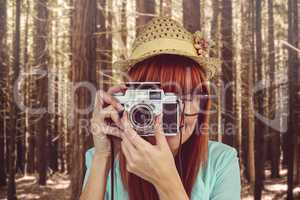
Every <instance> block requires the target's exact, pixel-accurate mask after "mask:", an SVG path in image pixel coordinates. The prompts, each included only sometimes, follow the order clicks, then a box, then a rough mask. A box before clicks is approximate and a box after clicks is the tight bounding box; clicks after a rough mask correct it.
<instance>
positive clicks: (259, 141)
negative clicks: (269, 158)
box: [254, 0, 266, 200]
mask: <svg viewBox="0 0 300 200" xmlns="http://www.w3.org/2000/svg"><path fill="white" fill-rule="evenodd" d="M255 6H256V12H255V13H256V18H255V19H256V23H255V24H256V29H255V30H256V34H255V36H256V73H257V79H256V80H255V83H258V82H259V81H261V83H263V81H264V80H263V69H262V68H263V65H262V29H261V24H262V22H261V0H256V5H255ZM265 96H266V94H265V91H264V90H259V91H257V92H256V94H255V105H256V108H257V109H256V113H257V114H260V115H262V116H266V113H265V101H264V97H265ZM255 123H256V124H255V161H256V163H255V175H256V177H255V188H254V197H255V200H260V199H261V196H262V189H263V177H264V159H263V156H262V155H264V145H265V142H264V134H265V133H266V124H265V123H264V122H263V121H262V120H260V119H258V118H256V121H255Z"/></svg>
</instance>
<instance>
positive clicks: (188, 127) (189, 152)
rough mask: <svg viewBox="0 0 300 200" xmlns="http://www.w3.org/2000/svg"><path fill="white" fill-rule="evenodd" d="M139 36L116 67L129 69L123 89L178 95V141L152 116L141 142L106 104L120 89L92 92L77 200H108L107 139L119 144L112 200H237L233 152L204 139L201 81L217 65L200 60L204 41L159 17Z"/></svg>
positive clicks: (114, 106) (114, 105)
mask: <svg viewBox="0 0 300 200" xmlns="http://www.w3.org/2000/svg"><path fill="white" fill-rule="evenodd" d="M143 30H144V31H143V32H141V33H140V34H139V35H138V37H137V38H136V40H135V43H134V45H133V51H132V55H131V57H130V58H129V59H128V60H126V61H122V62H118V63H117V64H116V66H129V67H130V68H129V69H128V71H127V72H128V75H129V77H130V80H131V81H138V82H146V81H147V82H149V81H156V82H157V81H158V82H160V83H161V85H162V89H163V90H164V91H166V92H174V93H175V94H176V95H178V97H179V98H180V99H181V104H180V108H181V113H180V122H181V126H180V127H181V133H178V134H177V135H176V136H167V137H166V136H165V135H164V133H163V130H162V126H163V124H162V119H161V116H158V117H157V118H156V125H155V131H154V132H155V133H154V134H155V136H154V137H151V136H150V137H141V136H140V135H139V134H137V132H136V131H135V130H134V129H133V128H132V127H131V125H130V122H129V121H128V116H127V113H126V112H124V113H123V115H122V116H121V117H120V115H119V113H120V112H122V111H123V110H124V108H123V107H122V105H121V104H120V103H119V102H118V101H117V100H116V99H115V98H113V93H115V92H120V91H124V90H126V86H124V85H120V86H114V87H111V88H110V89H109V90H108V91H106V92H105V91H99V92H98V93H97V96H96V100H95V101H96V102H95V109H94V113H93V117H92V120H91V124H92V126H93V128H92V133H93V139H94V148H92V149H90V150H88V151H87V153H86V167H87V173H86V176H85V180H84V187H83V191H82V195H81V200H94V199H95V200H99V199H110V198H111V185H110V176H111V173H110V172H111V170H110V167H109V166H110V164H109V163H110V159H111V146H110V142H109V139H108V135H113V136H116V137H119V138H120V139H121V140H122V142H121V148H120V151H119V152H118V155H117V156H116V163H115V166H114V176H115V179H114V180H115V182H114V199H118V200H119V199H122V200H123V199H124V200H127V199H130V200H140V199H143V200H144V199H145V200H154V199H161V200H167V199H172V200H173V199H180V200H185V199H193V200H208V199H213V200H227V199H230V200H236V199H240V190H241V186H240V171H239V164H238V157H237V152H236V150H235V149H234V148H232V147H230V146H227V145H225V144H222V143H219V142H214V141H210V140H209V139H208V122H209V110H210V104H211V101H210V98H209V97H210V94H209V88H208V85H207V80H208V79H209V78H211V77H212V75H213V74H214V71H215V67H216V66H217V64H216V62H213V60H212V59H210V58H209V57H208V56H207V55H208V45H207V42H206V40H204V38H203V36H202V35H201V34H199V32H198V33H194V34H193V35H192V34H190V33H189V32H188V31H186V30H185V29H184V28H183V27H182V26H181V25H180V24H179V23H178V22H176V21H174V20H172V19H169V18H165V17H160V18H154V19H153V20H151V21H150V22H149V23H148V24H147V25H146V26H145V27H144V28H143ZM105 105H108V106H105ZM105 118H111V120H113V121H114V122H115V124H116V125H117V127H111V126H109V125H108V124H106V123H105V121H104V119H105Z"/></svg>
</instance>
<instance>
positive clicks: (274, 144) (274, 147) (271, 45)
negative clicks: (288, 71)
mask: <svg viewBox="0 0 300 200" xmlns="http://www.w3.org/2000/svg"><path fill="white" fill-rule="evenodd" d="M274 37H275V36H274V14H273V0H268V52H269V54H268V65H269V67H270V70H269V72H270V88H269V93H270V95H269V118H270V119H274V118H275V112H276V97H277V96H276V87H275V86H276V82H275V81H276V80H275V74H277V73H276V69H275V41H274ZM269 132H270V133H269V134H270V137H271V138H270V140H271V141H270V142H269V147H270V148H271V151H270V153H271V156H270V158H271V167H272V170H271V172H272V178H278V177H279V166H280V133H279V132H277V131H275V130H273V129H271V128H270V129H269Z"/></svg>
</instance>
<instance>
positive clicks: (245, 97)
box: [241, 0, 255, 192]
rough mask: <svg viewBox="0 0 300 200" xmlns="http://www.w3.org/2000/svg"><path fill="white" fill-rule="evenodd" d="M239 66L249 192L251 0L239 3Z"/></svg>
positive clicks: (251, 165) (251, 158) (251, 155)
mask: <svg viewBox="0 0 300 200" xmlns="http://www.w3.org/2000/svg"><path fill="white" fill-rule="evenodd" d="M241 16H242V22H241V24H242V26H241V33H242V36H241V40H242V50H241V66H242V74H241V79H242V87H241V89H242V130H243V135H244V136H245V137H243V140H242V144H243V145H242V146H243V152H242V155H241V157H242V158H243V164H244V165H245V170H244V174H243V176H244V177H246V179H247V180H248V181H249V183H250V186H251V192H253V189H254V182H255V166H254V131H255V130H254V102H253V98H254V97H253V93H252V90H253V84H254V80H253V69H254V59H253V57H252V52H251V51H252V49H253V48H254V41H253V39H252V34H253V24H252V18H253V5H252V4H251V1H248V0H244V1H242V3H241Z"/></svg>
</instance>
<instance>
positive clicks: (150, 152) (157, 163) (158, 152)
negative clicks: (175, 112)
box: [121, 112, 186, 199]
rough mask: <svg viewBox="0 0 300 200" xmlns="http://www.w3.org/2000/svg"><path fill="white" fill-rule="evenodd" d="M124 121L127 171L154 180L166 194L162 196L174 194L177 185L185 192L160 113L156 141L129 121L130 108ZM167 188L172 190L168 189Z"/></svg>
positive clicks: (122, 144)
mask: <svg viewBox="0 0 300 200" xmlns="http://www.w3.org/2000/svg"><path fill="white" fill-rule="evenodd" d="M121 122H122V123H123V127H124V129H125V130H124V135H123V136H122V142H121V148H122V151H123V153H124V155H125V158H126V163H127V166H126V168H127V171H129V172H131V173H133V174H135V175H137V176H139V177H141V178H143V179H145V180H147V181H148V182H150V183H152V184H153V185H154V186H155V187H156V189H157V190H158V193H159V195H160V196H165V198H161V199H169V198H167V196H169V197H170V195H174V189H179V190H181V191H182V192H184V193H185V191H184V187H183V185H182V182H181V179H180V177H179V174H178V172H177V169H176V165H175V160H174V157H173V154H172V151H171V150H170V147H169V145H168V142H167V139H166V137H165V135H164V133H163V129H162V120H161V116H158V117H157V119H156V124H155V139H156V145H152V144H150V143H149V142H148V141H146V140H144V139H143V138H142V137H141V136H139V135H138V134H137V132H136V131H135V130H134V129H133V128H132V127H131V124H130V122H129V121H128V117H127V112H124V114H123V117H122V118H121ZM172 186H174V187H173V188H172ZM168 188H170V189H171V191H167V190H169V189H168ZM172 191H173V194H172ZM169 192H170V194H167V193H169ZM185 194H186V193H185ZM184 196H186V195H184ZM177 197H178V196H177ZM181 197H182V196H181ZM170 198H171V197H170ZM181 199H182V198H181Z"/></svg>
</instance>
